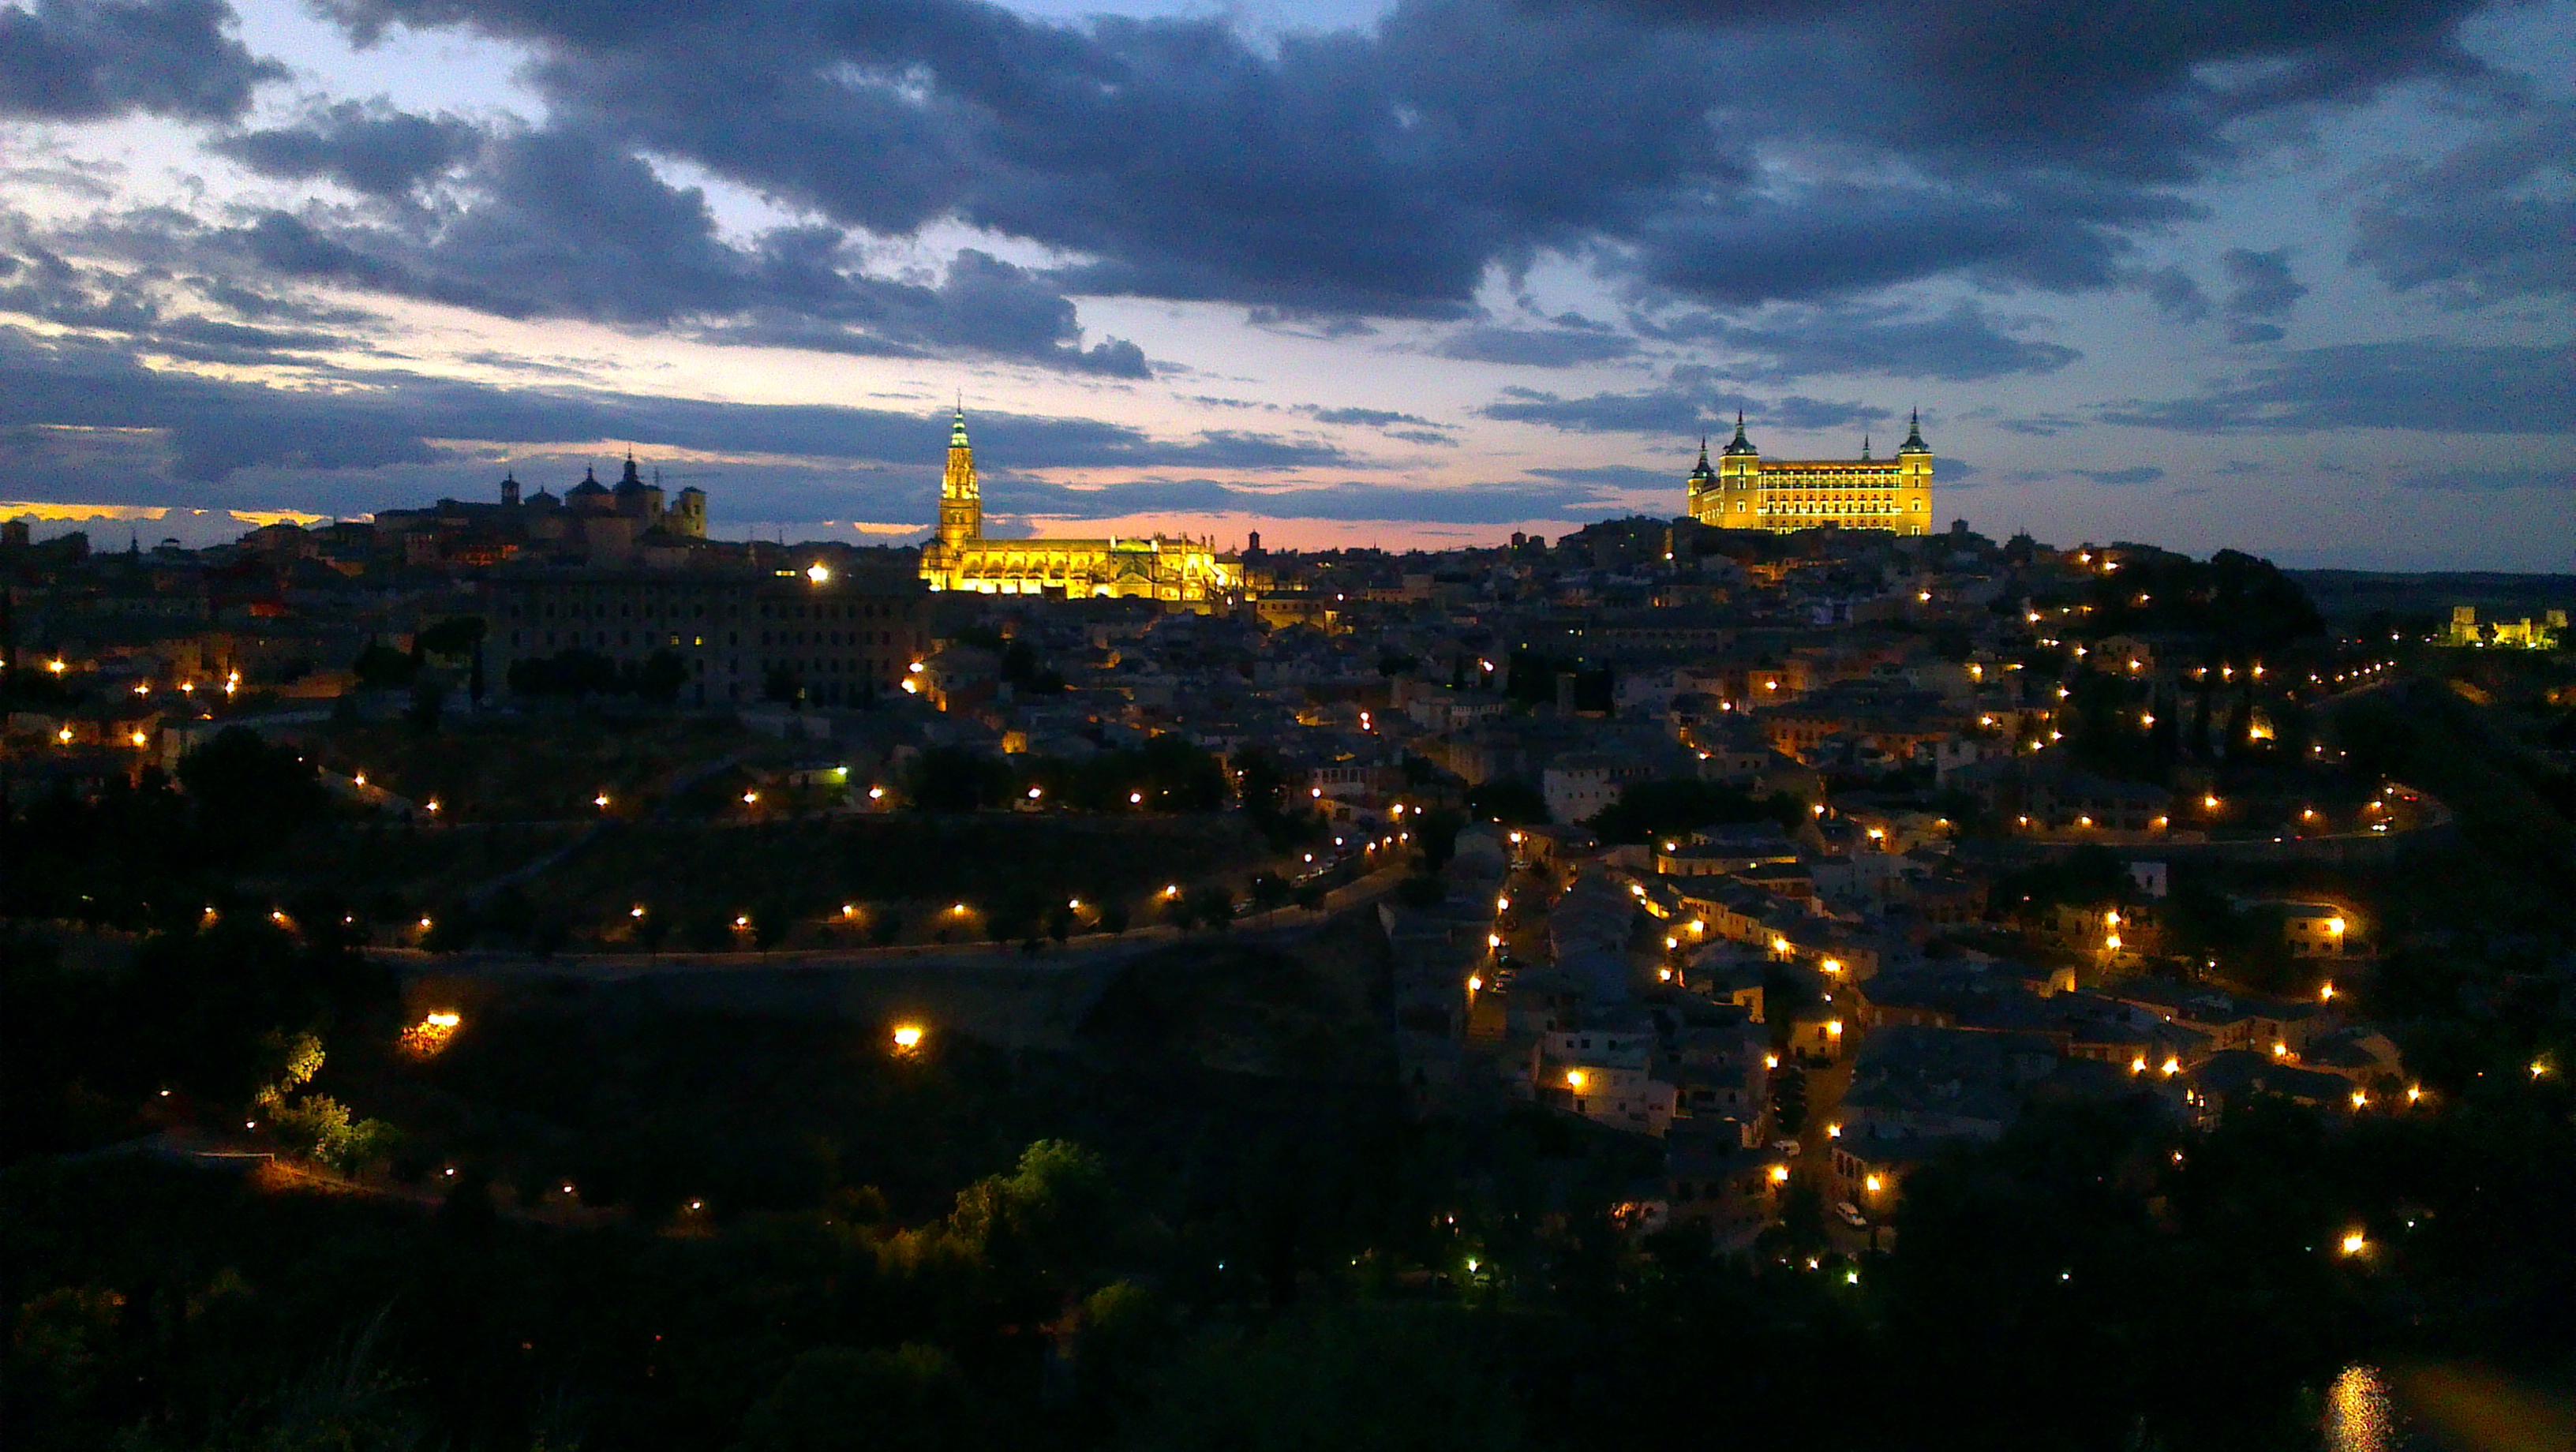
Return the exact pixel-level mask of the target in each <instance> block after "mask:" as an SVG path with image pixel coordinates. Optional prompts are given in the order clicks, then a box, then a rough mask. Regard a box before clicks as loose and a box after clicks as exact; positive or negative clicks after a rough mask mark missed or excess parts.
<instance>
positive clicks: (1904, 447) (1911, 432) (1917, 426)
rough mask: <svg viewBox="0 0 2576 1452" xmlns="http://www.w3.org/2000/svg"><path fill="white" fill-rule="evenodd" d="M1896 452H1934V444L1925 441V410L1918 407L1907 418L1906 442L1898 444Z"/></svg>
mask: <svg viewBox="0 0 2576 1452" xmlns="http://www.w3.org/2000/svg"><path fill="white" fill-rule="evenodd" d="M1896 452H1897V453H1898V454H1899V455H1905V454H1928V453H1930V452H1932V446H1931V445H1929V444H1926V443H1925V442H1923V410H1921V409H1919V408H1918V409H1916V410H1914V412H1913V413H1912V414H1911V415H1909V416H1908V417H1907V418H1906V420H1905V442H1904V443H1902V444H1899V445H1897V447H1896Z"/></svg>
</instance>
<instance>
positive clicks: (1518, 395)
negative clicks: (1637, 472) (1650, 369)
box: [1477, 384, 1755, 434]
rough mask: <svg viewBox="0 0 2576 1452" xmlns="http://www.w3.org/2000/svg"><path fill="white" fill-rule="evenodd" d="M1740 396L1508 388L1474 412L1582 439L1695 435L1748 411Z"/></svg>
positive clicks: (1684, 390) (1687, 389)
mask: <svg viewBox="0 0 2576 1452" xmlns="http://www.w3.org/2000/svg"><path fill="white" fill-rule="evenodd" d="M1753 406H1755V405H1754V403H1753V401H1752V400H1750V399H1748V398H1746V397H1744V396H1743V395H1741V394H1732V393H1717V392H1711V391H1709V390H1706V389H1702V388H1696V387H1691V386H1687V385H1680V384H1676V385H1673V386H1668V387H1663V388H1649V389H1640V390H1638V391H1636V392H1633V393H1594V394H1587V395H1585V396H1583V397H1581V398H1563V397H1560V396H1558V395H1556V394H1553V393H1548V392H1544V391H1542V390H1539V389H1535V388H1519V387H1513V388H1506V389H1504V390H1503V392H1502V396H1501V397H1499V398H1497V399H1495V400H1494V401H1493V402H1492V403H1489V404H1486V405H1485V406H1484V407H1483V408H1481V409H1478V410H1477V412H1478V413H1481V414H1483V415H1484V416H1485V417H1487V418H1492V419H1501V420H1504V421H1505V422H1508V423H1527V424H1538V425H1540V426H1542V427H1544V428H1551V429H1561V430H1564V431H1566V432H1568V433H1581V434H1610V433H1631V434H1675V433H1695V432H1698V431H1700V430H1702V429H1706V428H1709V427H1713V426H1715V425H1716V424H1718V423H1720V422H1721V421H1723V420H1724V419H1725V418H1726V417H1729V416H1731V414H1730V412H1729V411H1730V410H1733V409H1736V408H1750V407H1753Z"/></svg>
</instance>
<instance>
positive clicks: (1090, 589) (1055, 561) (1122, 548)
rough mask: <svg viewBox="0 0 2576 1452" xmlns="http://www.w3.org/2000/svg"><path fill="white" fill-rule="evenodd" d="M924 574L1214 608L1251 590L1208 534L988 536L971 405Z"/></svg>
mask: <svg viewBox="0 0 2576 1452" xmlns="http://www.w3.org/2000/svg"><path fill="white" fill-rule="evenodd" d="M921 578H922V579H924V580H926V581H928V582H929V585H930V588H931V589H933V590H973V591H977V592H979V593H982V594H986V595H1058V596H1062V597H1064V598H1067V599H1074V600H1088V599H1112V600H1161V601H1166V602H1169V603H1171V604H1176V605H1198V606H1207V605H1212V604H1215V603H1218V602H1220V601H1223V600H1224V599H1226V598H1227V597H1228V596H1232V595H1237V594H1240V593H1241V592H1242V590H1243V562H1242V561H1241V560H1240V559H1238V558H1236V557H1234V556H1231V555H1220V554H1218V553H1217V552H1216V548H1215V546H1214V545H1212V544H1210V543H1208V542H1206V541H1201V540H1190V539H1167V538H1165V537H1163V536H1162V535H1153V536H1150V537H1148V538H1144V539H986V538H984V496H983V492H982V491H981V490H980V489H979V488H978V487H977V485H976V483H975V450H974V448H973V447H972V446H971V445H969V444H968V443H967V442H966V410H964V409H962V408H961V409H959V410H957V422H956V424H955V426H954V427H952V428H951V429H950V430H949V433H948V475H947V477H946V478H945V479H943V480H942V481H941V482H940V486H939V537H938V538H937V539H935V540H933V541H931V542H930V543H929V544H926V545H923V546H922V547H921Z"/></svg>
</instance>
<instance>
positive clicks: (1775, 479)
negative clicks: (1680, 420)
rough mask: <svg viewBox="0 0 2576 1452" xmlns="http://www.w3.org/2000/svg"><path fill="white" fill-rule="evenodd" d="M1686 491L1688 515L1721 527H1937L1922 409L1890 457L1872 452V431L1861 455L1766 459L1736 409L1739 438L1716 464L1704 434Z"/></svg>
mask: <svg viewBox="0 0 2576 1452" xmlns="http://www.w3.org/2000/svg"><path fill="white" fill-rule="evenodd" d="M1685 490H1686V497H1687V499H1688V502H1689V506H1690V514H1691V517H1692V518H1693V519H1696V520H1698V521H1699V522H1700V523H1702V524H1706V525H1712V526H1715V527H1717V528H1719V529H1760V530H1769V531H1772V532H1774V533H1786V532H1788V531H1791V530H1800V529H1881V530H1886V531H1888V532H1890V533H1892V534H1903V535H1923V534H1929V533H1931V532H1932V449H1931V447H1930V446H1929V445H1927V444H1925V443H1924V442H1923V416H1922V412H1921V410H1919V409H1918V410H1916V411H1915V412H1914V413H1913V414H1912V415H1911V416H1910V417H1909V418H1908V419H1907V420H1906V431H1905V442H1904V443H1903V444H1902V445H1900V446H1899V447H1898V448H1897V450H1896V457H1895V458H1893V459H1881V458H1875V457H1873V456H1872V451H1871V449H1870V444H1869V438H1868V436H1867V435H1863V436H1862V438H1861V446H1860V457H1858V458H1856V459H1766V458H1764V457H1763V456H1762V450H1761V449H1760V448H1758V447H1756V446H1755V444H1754V443H1753V441H1752V440H1751V439H1750V438H1748V437H1747V436H1746V435H1745V431H1744V415H1743V414H1742V413H1741V412H1738V413H1737V414H1736V416H1735V437H1734V438H1732V439H1729V440H1727V443H1726V447H1725V448H1723V449H1720V450H1719V451H1718V463H1717V467H1716V468H1715V469H1714V470H1712V469H1710V467H1709V461H1708V440H1707V439H1705V438H1703V439H1701V440H1700V448H1699V463H1698V464H1697V465H1696V466H1695V467H1694V468H1693V469H1692V470H1691V472H1690V478H1689V480H1688V482H1687V484H1686V485H1685Z"/></svg>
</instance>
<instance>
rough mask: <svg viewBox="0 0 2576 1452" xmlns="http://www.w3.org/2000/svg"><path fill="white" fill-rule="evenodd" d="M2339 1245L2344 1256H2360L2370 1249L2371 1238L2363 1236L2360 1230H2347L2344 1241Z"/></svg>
mask: <svg viewBox="0 0 2576 1452" xmlns="http://www.w3.org/2000/svg"><path fill="white" fill-rule="evenodd" d="M2337 1244H2338V1246H2340V1248H2341V1249H2342V1251H2343V1253H2344V1254H2346V1255H2359V1254H2361V1253H2362V1252H2363V1251H2366V1250H2368V1249H2370V1237H2369V1236H2367V1235H2364V1234H2362V1233H2361V1232H2360V1231H2358V1230H2347V1231H2345V1232H2344V1236H2343V1239H2342V1240H2341V1241H2339V1242H2337Z"/></svg>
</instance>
